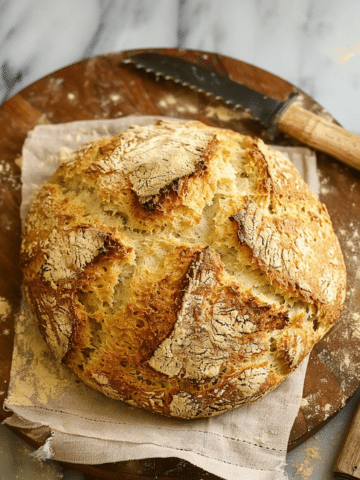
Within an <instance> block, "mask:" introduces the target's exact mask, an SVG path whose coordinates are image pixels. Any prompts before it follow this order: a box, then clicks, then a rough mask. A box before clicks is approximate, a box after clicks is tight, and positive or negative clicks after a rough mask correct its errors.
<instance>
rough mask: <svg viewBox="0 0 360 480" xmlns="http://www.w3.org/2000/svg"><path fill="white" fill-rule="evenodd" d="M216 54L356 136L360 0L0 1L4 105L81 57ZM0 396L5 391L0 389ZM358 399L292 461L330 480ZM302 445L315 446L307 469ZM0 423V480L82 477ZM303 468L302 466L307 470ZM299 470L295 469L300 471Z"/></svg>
mask: <svg viewBox="0 0 360 480" xmlns="http://www.w3.org/2000/svg"><path fill="white" fill-rule="evenodd" d="M141 47H144V48H150V47H181V48H189V49H197V50H204V51H214V52H218V53H221V54H224V55H228V56H231V57H234V58H238V59H240V60H243V61H245V62H249V63H251V64H254V65H256V66H258V67H260V68H263V69H265V70H268V71H271V72H272V73H275V74H276V75H278V76H280V77H283V78H284V79H286V80H288V81H290V82H291V83H293V84H294V85H296V86H298V87H299V88H301V89H303V90H304V91H305V92H306V93H308V94H309V95H311V96H312V97H313V98H314V99H315V100H316V101H318V102H319V103H320V104H322V105H323V106H324V107H325V108H326V109H327V110H328V111H329V112H330V113H331V114H332V115H333V116H334V117H335V118H336V119H337V120H338V121H339V122H340V123H341V124H342V125H343V126H344V127H346V128H348V129H349V130H352V131H354V132H356V133H358V134H360V115H359V112H360V2H359V0H341V1H339V0H336V1H335V0H0V68H1V73H0V103H1V102H3V101H5V100H6V99H8V98H10V97H11V96H12V95H14V94H15V93H17V92H18V91H20V90H21V89H23V88H25V87H26V86H27V85H29V84H31V83H32V82H34V81H35V80H37V79H38V78H40V77H42V76H44V75H47V74H49V73H50V72H52V71H54V70H57V69H59V68H61V67H64V66H66V65H68V64H71V63H74V62H77V61H80V60H82V59H83V58H86V57H90V56H93V55H99V54H102V53H108V52H112V51H117V50H123V49H132V48H141ZM0 390H1V388H0ZM359 399H360V392H358V394H357V397H356V398H355V399H354V400H353V401H352V402H350V404H349V405H348V406H347V407H346V408H345V409H344V410H343V411H342V412H341V415H340V416H338V417H336V418H335V419H334V420H333V421H332V422H330V424H329V425H328V426H327V427H326V429H324V430H323V431H321V432H320V433H318V434H317V435H316V436H314V437H313V438H312V439H311V440H310V441H309V442H310V443H307V444H305V445H302V446H301V447H299V448H298V449H296V450H295V451H294V452H291V453H290V454H289V455H288V459H287V460H288V463H289V465H288V467H287V472H288V474H289V478H290V479H294V480H295V479H299V480H301V479H302V478H304V477H303V476H302V475H300V473H298V475H296V471H297V470H299V469H297V466H301V465H305V467H308V468H313V472H312V475H311V476H310V477H309V479H310V480H328V479H329V480H330V478H332V475H331V463H332V462H333V461H334V458H335V455H336V450H337V448H338V445H339V442H340V440H339V438H340V437H341V436H342V434H343V432H344V428H345V425H346V424H347V423H348V422H349V418H350V414H351V412H352V411H353V410H354V408H355V406H356V402H357V401H358V400H359ZM307 445H311V447H316V448H319V456H320V458H319V459H318V460H314V461H310V460H309V457H308V455H307V453H306V448H307ZM29 450H31V448H30V447H27V446H26V444H24V443H23V442H22V441H21V440H19V439H17V438H16V437H15V436H14V434H12V433H11V432H8V430H7V428H5V427H4V426H2V425H0V472H1V473H0V477H1V480H13V479H15V478H17V479H19V480H32V479H38V478H46V479H47V480H55V479H58V478H60V474H62V473H64V477H63V479H64V480H65V479H66V480H70V479H75V478H77V479H81V478H83V477H82V475H81V474H78V473H76V472H74V471H69V472H67V473H66V472H65V471H62V469H61V468H60V467H59V466H58V464H57V463H56V462H49V463H48V464H47V466H46V467H42V466H40V465H38V464H37V463H36V462H35V461H34V460H33V459H31V458H30V457H29V456H28V455H27V452H28V451H29ZM306 462H307V463H306ZM299 471H300V470H299Z"/></svg>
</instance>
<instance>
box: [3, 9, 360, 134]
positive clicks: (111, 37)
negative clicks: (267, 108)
mask: <svg viewBox="0 0 360 480" xmlns="http://www.w3.org/2000/svg"><path fill="white" fill-rule="evenodd" d="M359 19H360V2H359V1H358V0H343V1H342V2H338V1H335V0H248V1H239V0H209V1H205V0H132V1H131V2H130V1H126V0H87V1H86V2H85V1H83V0H62V1H60V0H58V1H50V0H46V1H35V0H33V1H29V0H2V1H1V2H0V45H1V48H0V65H1V80H0V101H4V100H6V99H7V98H9V97H10V96H11V95H13V94H15V93H16V92H18V91H19V90H21V89H22V88H24V87H25V86H26V85H29V84H30V83H32V82H33V81H35V80H36V79H38V78H40V77H42V76H43V75H46V74H48V73H50V72H51V71H54V70H56V69H58V68H61V67H63V66H65V65H68V64H70V63H73V62H76V61H79V60H81V59H83V58H85V57H89V56H93V55H99V54H102V53H107V52H111V51H116V50H122V49H130V48H141V47H176V46H178V47H182V48H190V49H199V50H205V51H215V52H219V53H222V54H225V55H229V56H231V57H235V58H238V59H241V60H243V61H246V62H249V63H252V64H254V65H257V66H259V67H261V68H263V69H265V70H268V71H271V72H273V73H275V74H276V75H279V76H280V77H283V78H285V79H286V80H288V81H290V82H291V83H293V84H294V85H296V86H298V87H299V88H301V89H303V90H304V91H305V92H306V93H308V94H309V95H311V96H312V97H313V98H315V99H316V100H317V101H318V102H319V103H320V104H322V105H323V106H324V107H325V108H326V109H327V110H329V111H330V113H332V114H333V115H334V116H335V118H337V120H339V121H340V123H342V124H343V125H344V127H346V128H348V129H350V130H352V131H355V132H357V133H360V120H359V114H358V111H359V106H360V22H359Z"/></svg>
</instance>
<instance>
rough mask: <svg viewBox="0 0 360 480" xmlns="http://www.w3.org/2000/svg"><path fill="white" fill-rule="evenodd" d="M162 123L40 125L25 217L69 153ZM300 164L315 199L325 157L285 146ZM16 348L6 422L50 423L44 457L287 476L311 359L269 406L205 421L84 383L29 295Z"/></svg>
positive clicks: (246, 476)
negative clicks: (42, 329)
mask: <svg viewBox="0 0 360 480" xmlns="http://www.w3.org/2000/svg"><path fill="white" fill-rule="evenodd" d="M158 118H160V117H140V116H131V117H125V118H119V119H115V120H94V121H78V122H71V123H67V124H60V125H39V126H37V127H36V128H35V129H34V130H33V131H31V132H30V133H29V135H28V138H27V140H26V141H25V144H24V148H23V164H22V182H23V189H22V193H23V201H22V206H21V217H22V220H24V218H25V215H26V213H27V211H28V208H29V205H30V203H31V199H32V197H33V194H34V193H35V192H36V191H37V190H38V188H39V186H40V185H42V183H43V182H44V181H46V180H47V179H48V178H49V176H50V175H51V174H52V173H53V172H54V170H55V169H56V168H57V166H58V162H59V152H60V157H61V155H62V154H65V153H66V152H67V151H68V149H76V148H78V147H79V146H80V145H82V144H84V143H86V142H89V141H91V140H94V139H98V138H100V137H103V136H107V135H115V134H117V133H119V132H120V131H121V130H123V129H125V128H127V127H128V126H130V125H133V124H138V125H144V124H148V123H152V122H154V121H156V120H157V119H158ZM279 149H281V150H282V151H283V152H285V153H286V154H287V155H288V156H289V158H290V159H291V160H292V161H293V163H294V164H295V166H296V167H297V168H298V169H299V171H300V173H302V175H303V176H304V178H305V181H307V183H308V184H309V186H310V188H312V190H313V191H315V193H318V189H319V182H318V176H317V170H316V156H315V154H314V153H313V152H312V151H311V150H309V149H306V148H297V147H296V148H295V147H291V148H284V147H281V148H279ZM15 331H16V333H15V345H14V352H13V363H12V368H11V379H10V388H9V395H8V397H7V399H6V402H5V407H6V409H8V410H10V411H12V412H13V415H12V416H11V417H9V418H8V419H7V420H6V421H5V423H7V424H8V425H14V426H18V427H21V428H29V429H31V428H36V427H39V426H44V425H46V426H48V427H49V428H50V429H51V432H52V434H51V437H50V438H49V439H48V440H47V441H46V443H45V445H43V446H42V447H41V448H40V449H39V450H37V452H35V454H36V455H37V456H38V458H41V459H47V458H52V459H55V460H59V461H66V462H71V463H82V464H101V463H108V462H116V461H123V460H135V459H143V458H153V457H157V458H163V457H177V458H181V459H184V460H187V461H189V462H191V463H193V464H195V465H197V466H199V467H201V468H203V469H204V470H206V471H209V472H211V473H213V474H215V475H218V476H219V477H222V478H224V479H227V480H235V479H240V478H241V479H243V480H278V479H284V478H286V475H285V473H284V471H283V465H284V462H285V457H286V451H287V444H288V439H289V435H290V431H291V428H292V425H293V422H294V419H295V417H296V415H297V413H298V410H299V406H300V402H301V398H302V389H303V381H304V376H305V372H306V366H307V361H308V358H307V359H305V360H304V361H303V363H302V364H301V366H300V367H299V368H298V369H297V370H296V371H295V372H293V373H292V374H291V375H290V376H289V377H288V378H287V379H286V381H284V382H283V383H282V384H281V385H280V386H279V387H278V388H277V389H275V390H274V391H273V392H271V393H270V394H268V395H266V396H265V397H263V398H262V399H261V400H259V401H257V402H255V403H252V404H249V405H244V406H241V407H239V408H237V409H235V410H233V411H230V412H227V413H224V414H222V415H219V416H216V417H212V418H206V419H197V420H189V421H187V420H179V419H170V418H166V417H163V416H161V415H157V414H153V413H151V412H148V411H145V410H142V409H138V408H135V407H132V406H130V405H128V404H126V403H123V402H120V401H116V400H112V399H110V398H108V397H106V396H104V395H103V394H101V393H99V392H97V391H96V390H94V389H92V388H90V387H89V386H87V385H85V384H84V383H83V382H82V381H80V380H79V379H78V378H77V377H76V376H75V375H74V374H73V373H72V372H71V371H69V369H68V368H67V367H64V366H63V365H61V364H59V363H58V362H57V361H56V360H55V359H54V358H53V356H52V354H51V352H50V351H49V349H48V347H47V345H46V343H45V342H44V340H43V339H42V337H41V335H40V333H39V331H38V328H37V326H36V324H35V322H34V321H33V319H32V314H31V312H30V310H29V308H28V305H27V303H26V301H25V299H23V301H22V310H21V314H20V315H19V317H18V319H17V323H16V328H15Z"/></svg>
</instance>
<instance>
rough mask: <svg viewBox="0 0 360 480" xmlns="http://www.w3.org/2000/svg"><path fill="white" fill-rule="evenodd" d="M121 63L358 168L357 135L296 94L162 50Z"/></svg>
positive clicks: (138, 54)
mask: <svg viewBox="0 0 360 480" xmlns="http://www.w3.org/2000/svg"><path fill="white" fill-rule="evenodd" d="M124 63H132V64H134V65H135V66H136V67H137V68H139V69H144V70H145V71H147V72H149V73H150V72H151V73H153V74H154V75H155V76H156V77H164V78H165V79H166V80H171V81H174V82H176V83H181V84H182V85H184V86H185V87H190V88H193V89H196V90H198V91H201V92H204V93H205V94H207V95H213V96H214V97H215V98H217V99H222V100H223V101H224V102H226V103H227V104H228V105H233V106H234V107H239V106H241V107H243V108H244V109H245V110H248V111H250V112H251V114H252V115H253V117H254V118H255V119H257V120H259V121H260V122H261V123H262V125H263V126H264V127H265V128H266V129H267V131H268V132H269V134H270V136H271V137H273V136H274V135H276V134H277V133H278V132H279V131H282V132H285V133H287V134H289V135H291V136H292V137H295V138H297V139H298V140H300V141H302V142H303V143H305V144H307V145H309V146H311V147H313V148H315V149H317V150H320V151H322V152H325V153H327V154H329V155H332V156H333V157H335V158H337V159H338V160H341V161H342V162H344V163H346V164H347V165H350V166H351V167H353V168H357V169H359V170H360V137H359V136H358V135H356V134H355V133H353V132H349V131H348V130H345V129H343V128H342V127H340V126H338V125H336V124H335V123H331V122H328V121H326V120H324V119H323V118H321V117H319V116H318V115H315V114H314V113H312V112H310V111H308V110H305V109H304V108H302V107H300V106H299V105H297V104H296V102H294V100H295V99H296V97H297V94H296V93H293V94H291V95H290V96H289V98H288V99H287V100H285V102H281V101H279V100H276V99H274V98H271V97H269V96H267V95H264V94H262V93H260V92H257V91H256V90H253V89H251V88H249V87H247V86H246V85H243V84H241V83H239V82H235V81H233V80H231V79H230V78H229V77H227V76H226V75H222V74H220V73H219V72H217V71H215V70H212V69H209V68H206V67H204V66H202V65H199V64H197V63H194V62H190V61H188V60H184V59H183V58H180V57H176V56H172V55H167V54H164V53H158V52H151V51H146V52H141V53H136V54H134V55H131V56H129V57H128V58H126V59H125V60H124Z"/></svg>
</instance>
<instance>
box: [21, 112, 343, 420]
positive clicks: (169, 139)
mask: <svg viewBox="0 0 360 480" xmlns="http://www.w3.org/2000/svg"><path fill="white" fill-rule="evenodd" d="M21 259H22V266H23V271H24V285H25V291H26V294H27V297H28V300H29V303H30V305H31V307H32V310H33V312H34V316H35V319H36V321H37V323H38V325H39V328H40V331H41V333H42V335H43V337H44V338H45V340H46V341H47V343H48V345H49V347H50V348H51V350H52V351H53V353H54V355H55V357H56V358H57V359H58V360H59V361H61V362H62V363H63V364H65V365H67V366H68V367H69V368H70V369H72V370H73V371H74V372H75V373H76V374H77V375H78V376H79V377H80V378H81V379H82V380H84V381H85V382H86V383H87V384H89V385H90V386H92V387H94V388H96V389H98V390H100V391H101V392H103V393H104V394H106V395H108V396H110V397H112V398H115V399H119V400H123V401H126V402H128V403H130V404H131V405H135V406H138V407H141V408H146V409H148V410H151V411H153V412H157V413H160V414H163V415H168V416H175V417H180V418H197V417H206V416H212V415H217V414H220V413H222V412H225V411H227V410H230V409H233V408H236V407H238V406H239V405H241V404H244V403H248V402H252V401H255V400H257V399H259V398H261V397H262V396H263V395H265V394H266V393H268V392H270V391H271V390H273V389H274V388H276V386H277V385H279V384H280V383H281V382H282V381H283V380H284V379H285V378H286V377H287V375H289V374H290V373H291V372H292V371H293V370H294V369H296V368H297V367H298V366H299V364H300V363H301V361H302V360H303V359H304V358H305V357H306V355H307V354H308V353H309V352H310V351H311V349H312V347H313V345H314V344H315V343H316V342H318V341H319V340H320V339H321V338H322V337H323V335H324V334H325V333H326V332H327V331H328V330H329V329H330V328H331V326H332V325H333V323H334V322H335V321H336V320H337V318H338V317H339V315H340V312H341V309H342V305H343V302H344V298H345V282H346V272H345V267H344V262H343V258H342V253H341V250H340V247H339V243H338V241H337V238H336V236H335V234H334V232H333V229H332V225H331V221H330V218H329V215H328V213H327V211H326V208H325V207H324V205H322V204H321V203H320V202H319V200H318V199H317V197H316V196H315V195H314V194H313V193H312V192H311V191H310V190H309V188H308V187H307V186H306V185H305V183H304V182H303V180H302V179H301V177H300V175H299V174H298V172H297V171H296V170H295V169H294V167H293V166H292V164H291V162H290V161H289V160H288V159H287V158H286V157H285V156H283V155H282V154H280V153H279V152H276V151H275V150H273V149H271V148H270V147H267V146H266V145H265V144H264V143H263V142H262V141H261V140H259V139H253V138H250V137H244V136H242V135H240V134H238V133H235V132H233V131H229V130H224V129H219V128H214V127H208V126H206V125H204V124H202V123H200V122H194V121H188V122H186V121H160V122H158V123H157V124H155V125H148V126H145V127H139V126H133V127H131V128H129V129H128V130H126V131H125V132H122V133H121V134H119V135H117V136H115V137H112V138H104V139H101V140H99V141H97V142H92V143H90V144H88V145H85V146H84V147H83V148H81V149H80V150H78V151H77V152H74V153H72V154H71V155H70V156H69V158H68V160H67V161H64V162H63V163H62V165H61V166H60V167H59V168H58V170H57V171H56V172H55V174H54V175H53V177H52V178H51V179H50V180H49V181H48V182H47V183H46V184H45V185H44V186H43V187H42V188H41V190H40V191H39V193H38V195H37V196H36V198H35V199H34V201H33V203H32V206H31V209H30V212H29V214H28V216H27V219H26V222H25V224H24V229H23V242H22V250H21Z"/></svg>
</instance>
